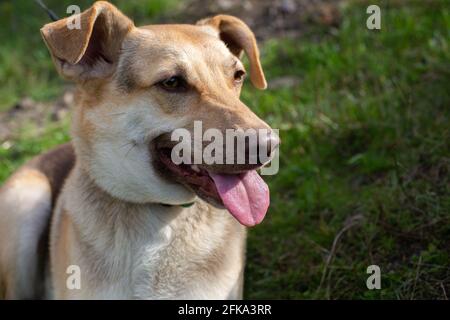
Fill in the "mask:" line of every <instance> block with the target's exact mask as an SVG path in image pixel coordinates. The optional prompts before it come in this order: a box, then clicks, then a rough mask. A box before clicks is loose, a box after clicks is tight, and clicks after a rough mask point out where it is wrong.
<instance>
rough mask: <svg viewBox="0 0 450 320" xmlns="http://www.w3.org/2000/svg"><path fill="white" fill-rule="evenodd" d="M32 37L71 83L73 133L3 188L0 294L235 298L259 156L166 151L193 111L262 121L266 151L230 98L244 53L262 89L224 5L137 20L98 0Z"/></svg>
mask: <svg viewBox="0 0 450 320" xmlns="http://www.w3.org/2000/svg"><path fill="white" fill-rule="evenodd" d="M77 22H78V23H79V27H78V28H77V27H73V26H74V25H75V26H76V23H77ZM69 25H70V26H72V27H69ZM41 34H42V37H43V39H44V42H45V44H46V45H47V47H48V49H49V52H50V54H51V57H52V60H53V62H54V64H55V66H56V69H57V71H58V72H59V74H60V75H61V76H62V77H64V78H66V79H69V80H70V81H73V82H74V83H75V84H76V87H77V89H76V90H77V93H76V103H75V104H76V105H75V109H74V111H73V115H72V126H71V137H72V139H71V142H70V143H68V144H65V145H62V146H60V147H57V148H55V149H53V150H50V151H48V152H47V153H44V154H41V155H38V156H37V157H35V158H34V159H32V160H31V161H29V162H28V163H26V164H25V165H23V166H22V167H21V168H19V169H18V170H17V171H16V172H15V173H14V174H13V175H12V176H11V177H10V178H9V179H8V180H7V181H6V182H5V184H4V185H3V186H2V188H1V190H0V297H2V298H6V299H241V298H242V295H243V276H244V275H243V272H244V265H245V242H246V226H253V225H255V224H258V223H259V222H261V220H262V218H263V217H264V214H265V213H266V211H267V207H268V205H269V202H268V201H269V200H268V197H269V191H268V188H267V185H266V184H265V183H264V182H263V180H262V179H261V178H260V176H259V175H258V174H257V173H256V171H255V170H256V169H259V168H260V167H261V166H263V165H264V164H263V163H260V162H258V163H257V164H248V163H244V164H211V165H206V164H201V165H198V166H196V167H194V166H192V165H186V164H183V165H176V164H174V163H173V162H172V161H171V160H170V156H169V154H171V150H173V147H174V144H175V142H173V141H172V139H171V133H172V132H173V131H174V130H176V129H177V128H185V129H186V130H188V131H189V132H192V130H193V127H194V125H193V124H194V122H195V121H201V122H202V124H203V127H205V128H217V129H218V130H219V131H221V132H225V130H227V129H229V128H240V129H249V128H252V129H267V130H269V133H270V134H269V135H267V137H266V138H261V139H258V140H257V141H256V144H258V145H259V144H261V143H262V142H264V143H266V144H268V145H269V146H270V148H269V156H270V157H273V153H274V150H275V149H276V148H277V146H278V144H279V138H278V136H277V135H276V134H275V133H274V132H273V130H272V129H271V128H270V127H269V125H268V124H266V123H265V122H264V121H263V120H261V119H260V118H258V117H257V116H256V115H255V114H254V113H253V112H252V111H251V110H250V109H249V108H248V107H247V106H246V105H244V103H242V102H241V101H240V98H239V97H240V92H241V88H242V84H243V80H244V77H245V74H246V72H245V69H244V66H243V64H242V62H241V60H240V58H241V55H242V54H243V53H245V54H246V55H247V57H248V60H249V65H250V71H249V78H250V80H251V82H252V83H253V85H254V86H255V87H257V88H259V89H265V88H266V86H267V84H266V80H265V77H264V73H263V70H262V67H261V63H260V59H259V51H258V47H257V44H256V40H255V36H254V34H253V33H252V31H251V30H250V29H249V27H248V26H247V25H246V24H245V23H244V22H243V21H241V20H240V19H238V18H236V17H233V16H228V15H217V16H214V17H210V18H206V19H203V20H201V21H199V22H198V23H196V24H195V25H187V24H186V25H150V26H144V27H136V26H135V25H134V23H133V22H132V21H131V20H130V19H129V18H128V17H127V16H125V15H124V14H123V13H122V12H120V11H119V10H118V9H117V8H116V7H114V6H113V5H112V4H110V3H108V2H104V1H98V2H95V3H94V4H93V5H92V6H91V7H90V8H89V9H87V10H86V11H84V12H81V13H79V14H77V15H74V16H71V17H67V18H64V19H61V20H57V21H55V22H52V23H49V24H46V25H45V26H44V27H43V28H42V29H41ZM249 143H250V142H249ZM201 146H203V145H201ZM245 150H246V152H247V151H248V148H247V149H245ZM230 213H231V214H230ZM77 275H79V279H78V280H77V278H73V277H74V276H77ZM71 281H73V282H71Z"/></svg>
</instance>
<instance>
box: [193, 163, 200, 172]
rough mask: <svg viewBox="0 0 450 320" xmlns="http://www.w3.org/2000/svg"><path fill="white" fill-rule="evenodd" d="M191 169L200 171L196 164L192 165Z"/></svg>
mask: <svg viewBox="0 0 450 320" xmlns="http://www.w3.org/2000/svg"><path fill="white" fill-rule="evenodd" d="M191 169H192V170H194V171H195V172H200V168H199V167H198V166H197V165H196V164H194V165H192V166H191Z"/></svg>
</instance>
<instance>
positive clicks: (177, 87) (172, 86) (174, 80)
mask: <svg viewBox="0 0 450 320" xmlns="http://www.w3.org/2000/svg"><path fill="white" fill-rule="evenodd" d="M159 85H160V86H161V87H162V88H164V89H166V90H168V91H181V90H184V89H186V81H185V80H184V79H183V78H182V77H178V76H174V77H170V78H168V79H166V80H164V81H161V82H160V83H159Z"/></svg>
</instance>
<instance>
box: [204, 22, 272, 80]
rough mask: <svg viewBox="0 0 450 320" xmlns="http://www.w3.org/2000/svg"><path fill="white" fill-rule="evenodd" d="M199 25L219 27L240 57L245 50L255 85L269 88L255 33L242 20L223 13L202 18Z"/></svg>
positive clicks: (221, 35) (220, 34)
mask: <svg viewBox="0 0 450 320" xmlns="http://www.w3.org/2000/svg"><path fill="white" fill-rule="evenodd" d="M197 25H209V26H212V27H213V28H215V29H217V30H218V32H219V37H220V39H221V40H222V41H223V42H225V44H226V45H227V46H228V49H230V51H231V52H232V53H233V54H234V55H235V56H237V57H238V58H240V57H241V55H242V51H244V52H245V53H246V55H247V57H248V59H249V61H250V80H251V81H252V83H253V85H254V86H255V87H257V88H258V89H265V88H267V82H266V79H265V77H264V72H263V70H262V67H261V62H260V61H259V50H258V46H257V45H256V39H255V35H254V34H253V32H252V31H251V30H250V28H249V27H248V26H247V25H246V24H245V23H244V22H243V21H242V20H240V19H238V18H236V17H233V16H228V15H223V14H221V15H217V16H214V17H212V18H206V19H203V20H200V21H198V22H197Z"/></svg>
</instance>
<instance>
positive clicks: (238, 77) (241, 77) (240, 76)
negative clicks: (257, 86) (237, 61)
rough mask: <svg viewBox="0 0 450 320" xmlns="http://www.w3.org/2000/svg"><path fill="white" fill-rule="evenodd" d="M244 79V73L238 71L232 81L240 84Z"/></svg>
mask: <svg viewBox="0 0 450 320" xmlns="http://www.w3.org/2000/svg"><path fill="white" fill-rule="evenodd" d="M244 79H245V71H244V70H238V71H236V72H235V73H234V81H235V82H236V83H241V82H242V81H244Z"/></svg>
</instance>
